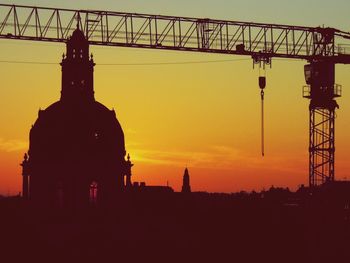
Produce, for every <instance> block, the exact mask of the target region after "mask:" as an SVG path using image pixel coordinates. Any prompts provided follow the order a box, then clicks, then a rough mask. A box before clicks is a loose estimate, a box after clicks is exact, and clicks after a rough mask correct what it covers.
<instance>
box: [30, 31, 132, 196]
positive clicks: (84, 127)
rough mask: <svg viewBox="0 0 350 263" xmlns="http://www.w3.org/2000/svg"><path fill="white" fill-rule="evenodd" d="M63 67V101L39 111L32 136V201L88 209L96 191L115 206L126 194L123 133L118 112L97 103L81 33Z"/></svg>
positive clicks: (70, 43)
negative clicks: (64, 202) (85, 205)
mask: <svg viewBox="0 0 350 263" xmlns="http://www.w3.org/2000/svg"><path fill="white" fill-rule="evenodd" d="M61 66H62V89H61V99H60V100H59V101H57V102H55V103H53V104H52V105H50V106H49V107H48V108H46V109H45V110H39V116H38V119H37V120H36V122H35V124H34V125H33V127H32V129H31V131H30V145H29V152H28V153H29V161H28V163H29V164H28V165H29V167H30V195H31V198H32V199H35V200H51V201H50V202H51V203H53V202H56V201H54V200H57V198H58V196H59V197H60V198H61V199H62V196H64V199H65V200H70V201H67V202H70V203H76V202H78V203H84V202H85V203H86V202H87V200H89V187H91V186H93V189H94V191H95V194H94V195H95V196H96V189H97V187H98V193H99V194H98V195H97V196H98V198H99V199H101V200H112V199H113V196H114V195H115V194H116V193H117V192H118V191H120V190H122V189H123V188H124V176H125V172H126V161H125V153H126V152H125V142H124V133H123V130H122V128H121V126H120V123H119V122H118V120H117V118H116V114H115V112H114V110H109V109H107V108H106V107H105V106H103V105H102V104H101V103H99V102H97V101H96V100H95V98H94V85H93V71H94V66H95V63H94V62H93V60H92V58H90V57H89V44H88V41H87V40H86V39H85V37H84V34H83V32H81V31H80V30H79V28H78V29H77V30H75V31H74V33H73V35H72V37H71V38H70V39H69V40H68V41H67V53H66V56H64V57H63V59H62V62H61ZM48 203H49V201H48Z"/></svg>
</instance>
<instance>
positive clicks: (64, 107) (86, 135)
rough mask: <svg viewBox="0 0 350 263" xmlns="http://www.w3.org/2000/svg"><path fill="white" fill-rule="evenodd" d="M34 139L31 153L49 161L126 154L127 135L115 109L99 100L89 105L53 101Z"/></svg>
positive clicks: (34, 131) (41, 116) (41, 115)
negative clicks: (125, 139)
mask: <svg viewBox="0 0 350 263" xmlns="http://www.w3.org/2000/svg"><path fill="white" fill-rule="evenodd" d="M30 141H31V145H30V146H31V147H30V155H31V156H33V158H34V157H38V155H39V156H41V157H42V158H44V159H48V160H47V161H49V162H62V161H68V160H69V159H73V160H79V159H80V160H81V161H82V162H86V160H90V159H91V160H96V159H100V160H101V161H102V159H103V158H107V157H108V156H116V157H117V156H118V157H119V158H124V156H125V148H124V147H125V146H124V134H123V131H122V128H121V126H120V124H119V122H118V120H117V119H116V116H115V112H114V111H110V110H109V109H107V108H106V107H105V106H103V105H102V104H101V103H98V102H93V103H89V104H86V105H85V107H75V106H72V105H69V104H64V103H63V102H61V101H58V102H56V103H53V104H52V105H51V106H49V107H48V108H47V109H46V110H44V111H40V112H39V118H38V120H37V121H36V122H35V124H34V126H33V128H32V131H31V134H30ZM44 149H45V150H44ZM37 150H38V152H37V153H36V151H37ZM102 150H103V152H101V151H102ZM104 155H106V156H104ZM32 161H33V162H34V161H35V160H32Z"/></svg>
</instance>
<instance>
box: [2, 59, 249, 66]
mask: <svg viewBox="0 0 350 263" xmlns="http://www.w3.org/2000/svg"><path fill="white" fill-rule="evenodd" d="M246 60H250V59H249V58H245V59H230V60H228V59H226V60H198V61H174V62H142V63H98V64H97V65H98V66H162V65H187V64H209V63H225V62H237V61H246ZM0 63H7V64H33V65H58V64H59V63H57V62H41V61H24V60H0Z"/></svg>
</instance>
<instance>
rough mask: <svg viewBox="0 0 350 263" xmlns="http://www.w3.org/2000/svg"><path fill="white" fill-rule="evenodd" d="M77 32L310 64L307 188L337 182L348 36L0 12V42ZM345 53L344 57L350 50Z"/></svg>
mask: <svg viewBox="0 0 350 263" xmlns="http://www.w3.org/2000/svg"><path fill="white" fill-rule="evenodd" d="M77 24H78V26H79V28H81V29H82V30H83V32H84V34H85V36H86V38H87V39H88V41H89V43H90V44H91V45H103V46H117V47H130V48H151V49H166V50H178V51H191V52H206V53H216V54H230V55H244V56H250V57H252V59H253V61H254V63H260V64H261V63H263V64H270V63H271V59H272V58H292V59H301V60H306V61H308V63H309V64H308V65H306V66H305V69H304V71H305V79H306V83H307V84H308V86H305V87H304V89H303V96H304V97H305V98H308V99H310V106H309V116H310V127H309V184H310V186H311V187H314V186H318V185H320V184H323V183H325V182H327V181H334V179H335V169H334V160H335V157H334V155H335V110H336V108H338V104H337V103H336V101H335V99H336V98H337V97H340V96H341V86H340V85H337V84H335V65H336V64H350V54H347V52H346V51H347V50H346V46H342V45H341V44H340V43H339V41H349V40H350V34H349V33H347V32H343V31H340V30H337V29H334V28H324V27H305V26H292V25H278V24H264V23H254V22H240V21H228V20H216V19H208V18H191V17H179V16H163V15H149V14H136V13H125V12H112V11H100V10H74V9H62V8H47V7H33V6H23V5H7V4H0V38H2V39H17V40H32V41H51V42H66V41H67V39H68V38H69V36H70V35H71V34H72V32H73V31H74V30H75V28H76V25H77ZM349 51H350V50H349Z"/></svg>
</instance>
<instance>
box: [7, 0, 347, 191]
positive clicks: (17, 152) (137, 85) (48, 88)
mask: <svg viewBox="0 0 350 263" xmlns="http://www.w3.org/2000/svg"><path fill="white" fill-rule="evenodd" d="M1 2H2V3H11V4H12V3H13V1H4V0H2V1H1ZM15 3H16V4H23V5H36V6H50V7H66V8H77V9H100V10H104V9H106V10H114V11H126V12H137V13H151V14H165V15H177V16H191V17H210V18H217V19H229V20H242V21H254V22H271V23H281V24H293V25H306V26H319V25H325V26H332V27H336V28H339V29H342V30H344V31H350V21H349V19H348V17H349V15H348V10H350V2H349V1H348V0H347V1H345V0H334V1H319V0H318V1H316V0H311V1H307V2H306V1H301V0H294V1H293V2H292V1H286V0H278V1H277V0H275V1H274V0H265V1H261V0H255V1H224V0H216V1H208V0H201V1H199V0H198V1H195V0H186V1H184V0H177V1H152V0H149V1H131V0H128V1H115V0H113V1H112V0H110V1H107V0H104V1H103V0H99V1H74V3H73V1H62V0H61V1H56V0H51V1H15ZM0 50H1V51H0V60H24V61H43V62H57V63H58V62H60V60H61V55H62V53H63V52H64V50H65V45H64V44H52V43H41V42H29V41H15V40H12V41H9V40H0ZM91 51H92V52H93V54H94V60H95V62H96V64H97V66H96V67H95V95H96V99H97V100H98V101H100V102H102V103H103V104H105V105H106V106H107V107H109V108H114V109H115V110H116V112H117V117H118V119H119V121H120V123H121V125H122V127H123V129H124V132H125V138H126V147H127V151H128V152H130V155H131V157H132V160H133V162H134V163H135V166H134V168H133V180H134V181H146V183H147V184H149V185H165V184H166V183H167V181H168V182H169V184H170V185H171V186H172V187H173V188H174V189H175V190H180V188H181V183H182V175H183V170H184V168H185V167H186V166H188V167H189V171H190V175H191V184H192V188H193V190H198V191H201V190H203V191H210V192H214V191H224V192H232V191H239V190H252V189H255V190H261V189H263V188H268V187H270V186H271V185H275V186H283V187H287V186H288V187H290V188H292V189H296V188H297V187H298V185H300V184H307V180H308V152H307V148H308V101H307V100H306V99H303V98H302V94H301V90H302V86H303V85H304V77H303V65H304V64H305V63H306V62H304V61H295V60H274V61H273V67H272V69H269V70H268V72H267V89H266V93H265V94H266V157H265V158H261V155H260V95H259V88H258V84H257V78H258V70H257V69H255V70H253V69H252V61H250V60H249V58H248V57H247V60H245V61H232V62H224V63H207V64H190V65H166V66H164V65H162V66H159V65H158V66H102V65H99V63H100V64H103V63H142V62H182V61H207V60H222V59H238V58H240V59H241V57H230V56H229V55H214V54H200V53H185V52H175V51H158V50H142V49H128V48H115V47H94V46H93V47H91ZM336 69H337V76H336V80H337V81H336V82H337V83H339V84H342V85H343V97H342V98H341V99H339V100H338V103H339V104H340V110H339V111H338V112H337V116H338V117H337V121H336V149H337V151H336V177H337V178H339V179H344V178H346V177H347V176H350V175H349V174H348V172H347V171H349V170H350V164H349V157H348V156H349V149H350V138H349V128H350V121H349V116H350V103H347V101H348V100H349V99H350V95H349V92H348V90H349V88H350V75H349V74H348V72H349V70H350V66H343V65H341V66H337V68H336ZM0 77H1V78H0V79H1V86H0V98H1V104H0V123H1V129H0V161H1V162H0V194H8V193H10V194H15V193H18V192H19V191H20V189H21V169H20V166H19V163H20V162H21V161H22V158H23V154H24V152H26V151H27V148H28V135H29V130H30V127H31V125H32V124H33V123H34V122H35V120H36V118H37V113H38V110H39V108H41V109H44V108H46V107H47V106H49V105H50V104H51V103H53V102H55V101H56V100H58V99H59V94H60V85H61V83H60V77H61V71H60V66H59V65H58V64H57V65H32V64H8V63H0ZM349 179H350V177H349Z"/></svg>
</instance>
